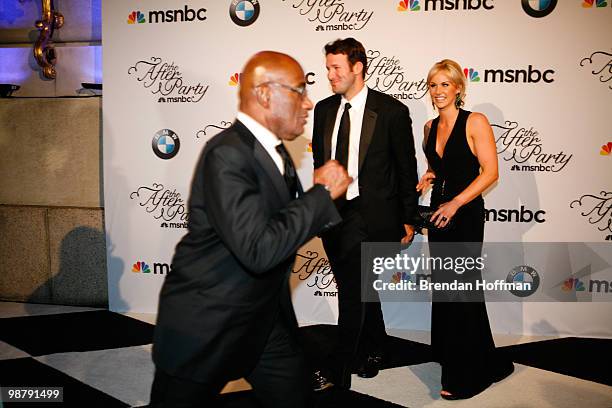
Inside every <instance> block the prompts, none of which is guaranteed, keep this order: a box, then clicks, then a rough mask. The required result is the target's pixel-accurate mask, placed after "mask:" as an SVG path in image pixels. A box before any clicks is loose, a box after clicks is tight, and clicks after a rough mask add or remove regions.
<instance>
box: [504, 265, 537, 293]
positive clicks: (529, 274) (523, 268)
mask: <svg viewBox="0 0 612 408" xmlns="http://www.w3.org/2000/svg"><path fill="white" fill-rule="evenodd" d="M506 282H507V283H519V282H520V283H531V289H529V290H517V289H514V290H510V293H512V294H513V295H514V296H517V297H527V296H530V295H532V294H533V293H534V292H535V291H536V290H538V287H539V286H540V275H539V274H538V271H536V270H535V269H533V268H532V267H531V266H527V265H520V266H515V267H514V268H512V270H511V271H510V273H509V274H508V276H507V277H506Z"/></svg>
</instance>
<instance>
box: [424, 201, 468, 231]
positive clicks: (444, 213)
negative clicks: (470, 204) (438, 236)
mask: <svg viewBox="0 0 612 408" xmlns="http://www.w3.org/2000/svg"><path fill="white" fill-rule="evenodd" d="M459 207H461V204H460V203H459V202H458V201H457V200H454V199H453V200H451V201H448V202H446V203H444V204H440V207H438V209H437V210H436V212H434V213H433V215H432V216H431V220H430V221H431V222H433V223H434V224H435V226H436V227H438V228H444V227H446V226H447V225H448V223H449V222H450V221H451V219H452V218H453V217H454V216H455V213H456V212H457V210H458V209H459Z"/></svg>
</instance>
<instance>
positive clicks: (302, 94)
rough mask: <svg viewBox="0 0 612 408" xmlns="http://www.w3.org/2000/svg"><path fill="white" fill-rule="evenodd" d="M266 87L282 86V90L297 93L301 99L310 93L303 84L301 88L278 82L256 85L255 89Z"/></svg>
mask: <svg viewBox="0 0 612 408" xmlns="http://www.w3.org/2000/svg"><path fill="white" fill-rule="evenodd" d="M264 85H276V86H280V87H281V88H285V89H288V90H290V91H293V92H295V93H296V94H298V95H300V97H302V98H305V97H306V96H308V91H307V90H306V84H302V85H300V86H291V85H285V84H281V83H280V82H276V81H266V82H262V83H261V84H259V85H255V86H254V88H259V87H260V86H264Z"/></svg>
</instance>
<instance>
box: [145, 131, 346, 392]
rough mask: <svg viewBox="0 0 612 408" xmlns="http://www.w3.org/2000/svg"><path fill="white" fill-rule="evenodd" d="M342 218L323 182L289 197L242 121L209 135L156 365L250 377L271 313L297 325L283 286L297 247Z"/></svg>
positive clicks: (200, 377) (201, 377)
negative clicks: (214, 134)
mask: <svg viewBox="0 0 612 408" xmlns="http://www.w3.org/2000/svg"><path fill="white" fill-rule="evenodd" d="M339 221H340V216H339V215H338V212H337V210H336V209H335V206H334V204H333V201H332V200H331V198H330V196H329V193H328V192H327V191H326V190H325V189H324V187H323V186H321V185H315V186H314V187H313V188H312V189H310V190H309V191H308V192H306V193H304V194H302V195H301V197H300V198H298V199H295V200H291V199H290V197H289V190H288V188H287V186H286V184H285V181H284V179H283V177H282V175H281V174H280V172H279V171H278V168H277V167H276V165H275V164H274V162H273V160H272V159H271V158H270V156H269V155H268V153H267V152H266V151H265V149H264V147H263V146H262V145H261V144H260V143H259V142H258V141H257V139H256V138H255V137H254V136H253V134H252V133H251V132H250V131H249V130H248V129H247V128H246V127H245V126H244V125H243V124H242V123H240V122H238V121H237V122H235V123H234V124H233V125H232V126H231V127H230V128H229V129H227V130H225V131H223V132H221V133H220V134H219V135H217V136H216V137H214V138H213V139H211V140H210V141H209V142H208V143H207V145H206V147H205V148H204V150H203V152H202V155H201V157H200V159H199V162H198V164H197V167H196V170H195V174H194V177H193V182H192V187H191V195H190V198H189V231H188V233H187V235H185V237H183V239H182V240H181V241H180V242H179V244H178V245H177V247H176V252H175V255H174V258H173V261H172V272H171V273H170V274H168V276H167V277H166V280H165V282H164V285H163V287H162V289H161V293H160V299H159V311H158V320H157V326H156V329H155V339H154V345H153V359H154V362H155V364H156V366H157V368H159V369H161V370H163V371H165V372H166V373H168V374H171V375H174V376H177V377H182V378H187V379H191V380H193V381H200V382H207V381H219V380H220V379H222V380H230V379H235V378H240V377H243V376H245V375H247V374H249V372H250V371H251V370H252V368H253V367H254V366H255V364H256V363H257V361H258V359H259V357H260V355H261V353H262V350H263V348H264V346H265V344H266V340H267V338H268V335H269V333H270V331H271V329H272V327H273V325H274V324H275V322H276V319H277V318H280V319H283V320H284V321H285V323H286V325H287V326H288V327H289V328H290V329H292V328H295V329H297V321H296V318H295V314H294V311H293V306H292V304H291V296H290V291H289V275H290V273H291V266H292V264H293V262H294V259H295V253H296V250H297V249H298V247H299V246H300V245H302V244H303V243H305V242H306V241H307V240H308V239H310V238H312V237H313V236H315V235H316V234H318V233H319V232H321V231H322V230H324V229H325V228H328V227H330V226H331V225H333V224H335V223H338V222H339Z"/></svg>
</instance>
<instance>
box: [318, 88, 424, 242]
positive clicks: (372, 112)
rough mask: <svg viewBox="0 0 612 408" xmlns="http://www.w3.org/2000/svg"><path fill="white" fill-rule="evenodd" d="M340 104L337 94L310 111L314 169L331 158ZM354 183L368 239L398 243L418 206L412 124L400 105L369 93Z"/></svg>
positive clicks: (395, 101) (377, 94)
mask: <svg viewBox="0 0 612 408" xmlns="http://www.w3.org/2000/svg"><path fill="white" fill-rule="evenodd" d="M340 100H341V97H340V95H332V96H330V97H328V98H326V99H323V100H322V101H320V102H319V103H317V105H316V106H315V111H314V129H313V135H312V152H313V158H314V167H315V168H318V167H320V166H322V165H323V163H325V162H326V161H327V160H329V159H330V158H331V145H332V136H333V135H332V133H333V130H334V123H335V120H336V114H337V112H338V108H339V106H340ZM358 182H359V197H360V201H361V205H360V209H361V215H362V216H363V219H364V220H365V222H366V225H367V232H368V240H369V241H381V242H384V241H399V240H400V239H401V237H403V236H404V235H405V231H404V227H403V224H412V220H413V219H414V214H415V212H416V208H417V201H418V195H417V192H416V183H417V166H416V157H415V150H414V137H413V135H412V121H411V119H410V113H409V111H408V108H407V107H406V105H404V104H403V103H401V102H398V101H397V100H395V99H394V98H392V97H391V96H389V95H386V94H383V93H381V92H378V91H374V90H372V89H368V97H367V100H366V105H365V109H364V114H363V124H362V127H361V138H360V141H359V180H358ZM332 233H333V231H330V234H332ZM332 235H333V234H332ZM323 238H324V239H325V238H326V237H325V235H324V236H323ZM334 238H336V237H334Z"/></svg>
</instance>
